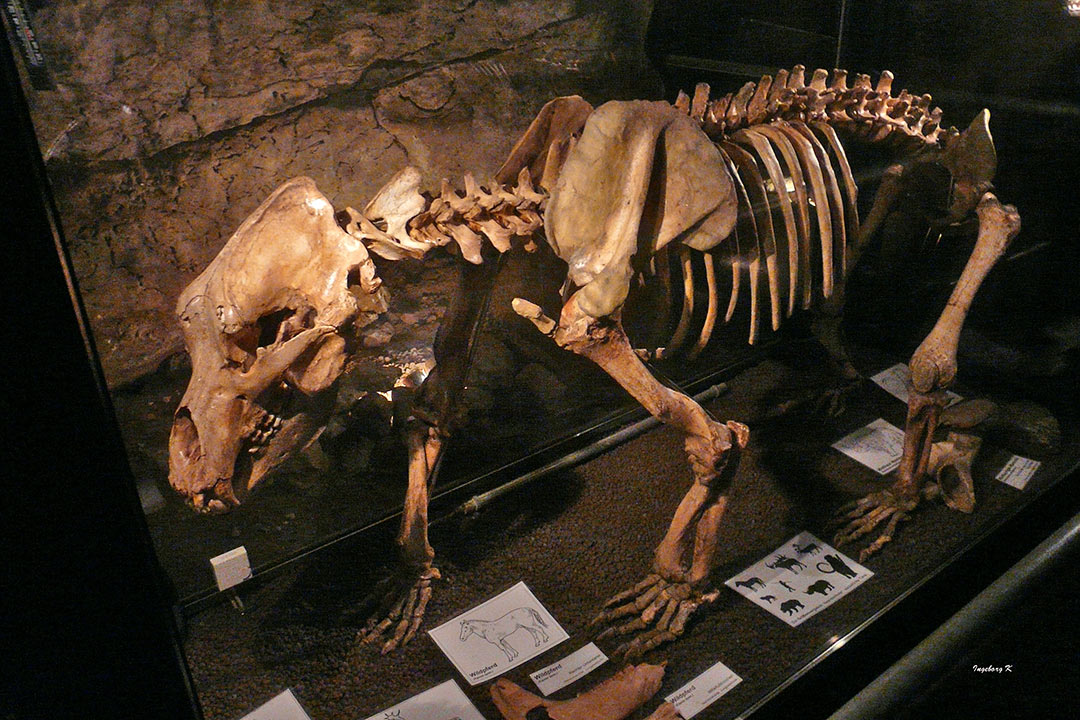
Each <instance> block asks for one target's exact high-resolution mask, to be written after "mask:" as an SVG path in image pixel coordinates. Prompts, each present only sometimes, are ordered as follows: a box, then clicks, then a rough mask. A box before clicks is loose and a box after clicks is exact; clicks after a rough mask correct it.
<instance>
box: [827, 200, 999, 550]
mask: <svg viewBox="0 0 1080 720" xmlns="http://www.w3.org/2000/svg"><path fill="white" fill-rule="evenodd" d="M976 212H977V213H978V216H979V236H978V239H977V240H976V242H975V247H974V249H973V250H972V251H971V257H970V258H968V262H967V265H965V267H964V271H963V273H961V275H960V279H959V280H958V281H957V283H956V287H955V288H954V289H953V292H952V295H951V296H950V297H949V302H948V303H947V304H946V306H945V309H944V311H942V313H941V317H940V318H938V321H937V323H936V324H935V325H934V329H933V330H931V331H930V334H929V335H927V336H926V339H925V340H923V342H922V344H921V345H919V347H918V349H916V350H915V354H914V355H912V357H911V362H910V367H911V381H910V386H909V391H910V396H909V399H908V417H907V424H906V425H905V427H904V451H903V455H902V456H901V459H900V467H899V468H898V469H897V480H896V482H895V483H894V484H893V485H892V487H890V488H888V489H887V490H883V491H880V492H877V493H873V494H871V495H869V496H867V497H865V498H863V499H862V500H859V501H858V502H856V503H855V504H853V505H850V506H847V507H845V508H841V510H840V517H839V518H838V520H839V522H840V524H841V525H843V527H842V528H841V530H840V531H839V532H838V533H837V535H836V538H835V540H836V543H837V544H842V543H844V542H849V541H851V540H854V539H856V538H859V537H861V536H863V535H866V534H868V533H869V532H871V531H872V530H873V529H874V528H875V527H876V526H877V525H879V524H880V523H882V522H884V521H885V520H888V524H887V525H886V526H885V530H884V531H883V532H882V534H881V535H880V536H879V537H878V538H877V540H875V541H874V542H873V543H871V544H870V545H869V546H868V547H866V548H865V549H864V550H863V551H862V552H861V553H860V555H859V557H860V560H865V559H866V558H867V557H868V556H869V555H871V554H873V553H874V552H876V551H877V550H878V549H880V548H881V547H882V546H883V545H884V544H885V543H887V542H889V540H891V539H892V534H893V532H894V531H895V530H896V527H897V525H898V524H899V523H900V522H901V521H902V520H904V519H906V518H907V516H908V514H909V513H910V512H911V511H912V510H914V509H915V507H916V506H917V505H918V503H919V501H920V499H921V497H922V496H923V495H924V494H927V488H925V487H924V485H925V484H926V478H927V476H928V474H929V473H930V469H931V455H932V450H933V444H934V443H933V440H934V431H935V430H936V429H937V426H938V421H939V419H940V417H941V412H942V410H943V409H944V407H945V391H946V389H947V388H948V387H949V386H950V385H951V384H952V382H953V380H954V379H955V378H956V370H957V362H956V352H957V346H958V345H959V342H960V330H961V329H962V328H963V325H964V320H965V319H966V318H967V314H968V311H969V310H970V309H971V304H972V302H973V301H974V299H975V293H977V292H978V290H979V286H980V285H982V282H983V280H984V279H985V278H986V275H987V274H988V273H989V272H990V269H991V268H992V267H993V266H994V264H995V263H996V262H997V261H998V259H999V258H1000V257H1001V256H1002V255H1003V254H1004V252H1005V249H1006V248H1007V247H1008V245H1009V243H1010V242H1011V241H1012V239H1013V238H1014V237H1016V235H1017V233H1019V232H1020V216H1019V214H1017V212H1016V208H1014V207H1012V206H1011V205H1002V204H1001V202H1000V201H998V199H997V198H996V197H995V196H994V195H993V194H992V193H986V194H985V195H983V197H982V200H980V201H979V205H978V207H977V208H976ZM935 489H936V488H935ZM935 489H931V490H930V491H929V492H931V493H933V491H934V490H935ZM950 504H952V505H955V506H956V507H957V509H964V508H965V507H967V506H969V505H972V506H973V504H974V491H973V490H972V491H971V496H970V497H967V498H965V497H964V496H963V493H962V492H961V493H960V494H959V495H954V496H953V497H951V498H950Z"/></svg>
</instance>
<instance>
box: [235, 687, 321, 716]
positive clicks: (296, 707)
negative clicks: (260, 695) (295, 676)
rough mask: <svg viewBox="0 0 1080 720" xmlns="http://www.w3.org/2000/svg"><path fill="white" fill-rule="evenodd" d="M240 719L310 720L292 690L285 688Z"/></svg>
mask: <svg viewBox="0 0 1080 720" xmlns="http://www.w3.org/2000/svg"><path fill="white" fill-rule="evenodd" d="M241 720H311V716H309V715H308V714H307V713H306V712H304V708H303V707H301V705H300V701H299V700H297V699H296V696H295V695H293V694H292V690H289V689H286V690H285V692H283V693H281V694H280V695H278V696H277V697H275V698H274V699H273V700H270V701H269V702H267V703H264V704H262V705H260V706H259V707H257V708H255V709H254V710H252V711H251V712H249V713H248V714H247V715H245V716H244V717H243V718H241Z"/></svg>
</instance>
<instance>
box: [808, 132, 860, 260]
mask: <svg viewBox="0 0 1080 720" xmlns="http://www.w3.org/2000/svg"><path fill="white" fill-rule="evenodd" d="M813 127H814V128H816V129H817V130H818V131H819V132H820V133H821V134H822V135H824V136H825V138H826V139H827V140H828V141H829V147H831V148H832V153H833V156H834V157H835V158H836V164H837V165H838V166H839V168H840V176H841V178H842V179H843V181H844V216H845V218H846V221H847V235H848V236H850V237H851V238H853V239H854V238H858V236H859V210H858V207H859V188H858V186H857V185H856V184H855V176H854V175H853V174H852V173H851V165H850V163H848V159H847V153H846V152H844V146H843V145H842V144H841V143H840V138H838V137H837V136H836V130H834V129H833V127H832V125H829V124H828V123H827V122H816V123H813ZM842 267H843V272H844V273H845V274H847V269H848V253H847V252H846V251H845V253H844V259H843V265H842Z"/></svg>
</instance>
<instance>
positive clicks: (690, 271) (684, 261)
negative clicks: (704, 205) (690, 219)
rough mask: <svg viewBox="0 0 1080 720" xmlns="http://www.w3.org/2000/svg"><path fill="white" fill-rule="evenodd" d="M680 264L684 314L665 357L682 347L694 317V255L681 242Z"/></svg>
mask: <svg viewBox="0 0 1080 720" xmlns="http://www.w3.org/2000/svg"><path fill="white" fill-rule="evenodd" d="M679 265H680V266H681V267H682V275H683V304H682V315H681V316H680V317H679V324H678V325H677V326H675V334H674V335H672V336H671V340H670V341H668V345H667V347H666V348H665V350H664V353H663V357H670V355H671V354H672V353H675V352H677V351H678V349H679V348H681V347H682V344H683V343H684V342H685V341H686V336H687V335H688V334H689V332H690V322H691V320H693V317H694V265H693V257H692V256H691V254H690V248H688V247H687V246H686V245H683V244H681V243H680V244H679Z"/></svg>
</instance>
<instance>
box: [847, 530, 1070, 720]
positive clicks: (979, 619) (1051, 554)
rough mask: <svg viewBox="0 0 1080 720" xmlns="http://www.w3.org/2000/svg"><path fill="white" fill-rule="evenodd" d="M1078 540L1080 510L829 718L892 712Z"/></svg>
mask: <svg viewBox="0 0 1080 720" xmlns="http://www.w3.org/2000/svg"><path fill="white" fill-rule="evenodd" d="M1077 539H1080V513H1078V514H1076V515H1074V516H1073V517H1072V518H1071V519H1070V520H1069V521H1068V522H1066V523H1065V524H1064V525H1062V526H1061V527H1060V528H1058V530H1057V531H1056V532H1055V533H1054V534H1053V535H1051V536H1050V537H1048V538H1047V539H1046V540H1044V541H1043V542H1042V543H1040V544H1039V546H1038V547H1036V548H1035V549H1034V550H1032V551H1031V552H1030V553H1028V554H1027V555H1026V556H1024V558H1023V559H1022V560H1020V562H1018V563H1016V564H1015V565H1013V566H1012V567H1011V568H1009V569H1008V570H1007V571H1006V572H1005V573H1004V574H1003V575H1002V576H1001V577H999V578H998V579H997V580H995V581H994V582H993V583H991V584H990V585H989V586H988V587H987V588H986V589H985V590H983V591H982V592H981V593H979V594H978V595H976V596H975V598H974V599H972V600H971V602H969V603H968V604H967V605H965V606H964V607H962V608H960V610H959V611H958V612H957V613H956V614H955V615H953V616H952V617H951V618H949V619H948V620H946V621H945V622H944V623H943V624H942V625H941V627H939V628H938V629H937V630H935V631H934V632H933V633H931V634H930V635H929V636H927V637H926V639H924V640H923V641H922V642H921V643H919V644H918V645H917V646H915V647H914V648H913V649H912V650H911V651H910V652H908V653H907V654H906V655H904V656H903V657H902V658H900V659H899V660H897V661H896V663H894V664H893V665H892V666H891V667H890V668H889V669H888V670H886V671H885V672H883V673H882V674H881V675H879V676H878V677H877V678H876V679H875V680H874V681H873V682H871V683H870V684H869V685H867V686H866V687H865V688H863V689H862V690H861V691H860V692H859V694H858V695H856V696H855V697H853V698H852V699H851V700H849V701H848V702H847V703H846V704H845V705H844V706H843V707H841V708H840V709H839V710H837V711H836V712H835V713H833V715H832V716H831V717H830V718H829V720H865V718H874V717H891V716H892V715H893V714H894V712H895V711H897V710H899V707H900V706H901V705H902V704H903V703H906V702H908V701H910V699H911V698H912V697H913V696H914V695H915V694H916V693H917V692H918V691H919V690H920V689H922V688H925V687H926V686H927V685H929V684H930V683H931V682H932V681H933V680H935V679H936V678H937V677H938V676H939V675H940V672H941V669H942V668H943V667H944V666H945V665H946V664H947V663H948V662H950V661H952V660H954V659H955V657H956V656H957V655H958V654H959V653H961V652H963V651H964V650H965V649H966V648H968V647H970V645H971V644H972V642H973V641H974V640H975V639H976V638H977V636H978V634H979V633H982V632H984V631H985V629H986V627H987V624H988V623H989V622H990V620H991V619H992V618H993V616H994V615H995V614H997V613H999V612H1001V611H1002V610H1004V609H1006V608H1007V607H1009V606H1010V605H1011V604H1012V603H1015V602H1017V601H1019V600H1020V599H1021V598H1022V597H1023V596H1024V594H1026V592H1027V591H1028V590H1029V588H1030V587H1031V586H1032V584H1033V583H1034V582H1035V581H1037V580H1038V579H1039V578H1040V577H1042V576H1043V575H1045V574H1046V572H1047V571H1049V570H1050V569H1051V567H1053V566H1054V565H1055V564H1056V563H1058V562H1060V561H1061V560H1062V559H1063V558H1064V556H1065V554H1066V553H1067V552H1068V551H1075V546H1074V544H1075V543H1076V541H1077Z"/></svg>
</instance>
